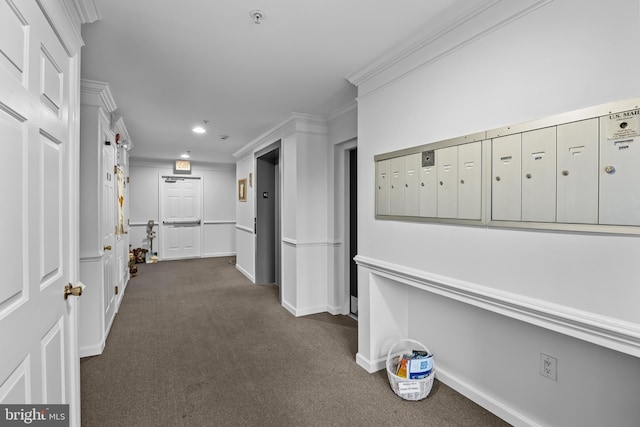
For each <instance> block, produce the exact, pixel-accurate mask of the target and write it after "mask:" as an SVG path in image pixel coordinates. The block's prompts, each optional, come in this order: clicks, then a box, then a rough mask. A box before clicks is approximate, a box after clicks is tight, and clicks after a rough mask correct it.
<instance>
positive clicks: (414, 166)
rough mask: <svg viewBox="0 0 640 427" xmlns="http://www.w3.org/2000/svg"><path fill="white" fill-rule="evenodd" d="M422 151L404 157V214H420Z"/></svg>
mask: <svg viewBox="0 0 640 427" xmlns="http://www.w3.org/2000/svg"><path fill="white" fill-rule="evenodd" d="M420 164H421V155H420V153H416V154H411V155H409V156H405V157H404V214H405V215H408V216H418V215H419V214H420Z"/></svg>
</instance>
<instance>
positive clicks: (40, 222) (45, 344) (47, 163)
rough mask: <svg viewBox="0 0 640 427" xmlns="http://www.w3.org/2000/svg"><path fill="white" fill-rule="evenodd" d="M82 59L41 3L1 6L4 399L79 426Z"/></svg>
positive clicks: (0, 361) (0, 341)
mask: <svg viewBox="0 0 640 427" xmlns="http://www.w3.org/2000/svg"><path fill="white" fill-rule="evenodd" d="M78 60H79V58H78V57H77V56H73V57H70V56H69V54H68V53H67V51H66V50H65V48H64V47H63V46H62V44H61V42H60V41H59V39H58V37H57V36H56V34H55V32H54V31H53V30H52V28H51V26H50V24H49V22H48V20H47V18H45V16H44V15H43V12H42V10H41V9H40V7H39V6H38V2H35V1H18V2H6V1H0V148H1V150H2V159H3V162H2V172H3V174H4V176H5V178H6V179H5V181H4V182H5V185H4V187H3V189H2V202H1V205H2V207H1V208H0V224H2V233H3V236H2V237H3V238H2V245H0V271H1V272H2V274H1V279H0V403H2V404H33V405H35V404H70V405H71V408H70V415H71V425H78V424H79V419H78V417H79V404H80V402H79V378H78V376H79V359H78V353H77V343H76V328H77V326H76V323H75V322H76V319H77V304H78V299H77V297H76V296H73V295H71V296H69V298H66V297H65V287H66V286H67V285H69V286H70V287H71V288H74V293H77V292H78V290H79V289H80V286H79V284H78V283H76V282H74V281H75V280H76V278H77V271H78V261H77V256H78V250H77V246H78V243H77V241H78V235H77V229H78V227H77V221H78V218H77V182H75V181H76V179H74V177H76V176H77V170H78V165H77V161H76V160H75V159H77V156H76V155H77V143H76V142H74V141H75V138H77V114H78V109H77V96H78V89H79V88H78V85H77V82H78V78H79V77H78V75H77V74H78V68H79V67H78V63H77V61H78ZM74 82H76V83H74ZM74 124H75V125H74ZM74 201H75V202H74Z"/></svg>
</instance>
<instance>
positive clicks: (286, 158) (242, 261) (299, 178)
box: [234, 113, 344, 316]
mask: <svg viewBox="0 0 640 427" xmlns="http://www.w3.org/2000/svg"><path fill="white" fill-rule="evenodd" d="M339 131H340V132H344V130H339ZM327 134H328V127H327V120H326V119H324V118H322V117H317V116H309V115H304V114H297V113H293V114H292V115H291V116H290V117H288V118H287V119H285V120H283V121H282V122H281V123H280V124H278V125H277V126H275V127H274V128H273V129H272V130H270V131H269V132H267V133H265V134H264V135H262V136H261V137H259V138H257V139H256V140H255V141H253V142H252V143H250V144H248V145H247V146H246V147H244V148H243V149H241V150H240V151H238V152H237V153H235V154H234V156H235V157H236V158H237V159H238V161H237V166H236V170H237V171H238V172H237V177H236V178H237V179H241V178H245V177H247V176H248V175H249V173H253V174H254V175H253V176H254V179H256V176H255V155H256V153H257V152H259V151H260V150H262V149H264V148H265V147H268V146H270V145H271V144H274V143H275V142H277V141H280V156H281V157H280V167H279V170H280V173H281V180H280V182H281V186H282V187H281V200H280V202H281V209H280V212H281V223H282V227H281V229H282V247H281V248H282V252H281V253H282V258H281V262H282V276H281V282H282V283H280V287H281V290H280V292H281V296H282V305H283V306H284V307H285V308H286V309H287V310H289V311H290V312H292V313H293V314H294V315H296V316H303V315H307V314H311V313H318V312H322V311H327V310H328V307H329V299H330V295H333V290H332V289H330V288H331V286H333V282H332V279H333V271H332V270H331V269H332V268H333V267H332V266H331V264H332V257H333V254H332V250H333V249H332V248H333V246H334V243H333V241H332V240H331V239H330V233H329V221H330V220H329V218H330V217H331V216H332V214H330V210H329V202H330V201H331V200H332V197H333V196H332V191H331V190H330V180H329V178H328V173H329V172H328V171H329V170H330V169H329V166H330V161H329V153H330V150H329V148H328V147H329V145H328V137H327ZM254 187H255V182H254ZM254 198H255V193H254V192H253V191H250V192H249V194H248V199H249V200H247V202H237V205H238V226H237V230H236V236H237V242H238V255H237V263H236V268H237V269H238V270H239V271H241V272H243V273H244V274H245V275H246V276H247V277H249V278H250V279H251V280H254V277H253V275H254V270H253V269H254V266H255V256H256V255H255V236H254V234H253V217H254V214H255V208H254V206H255V205H254V201H253V199H254Z"/></svg>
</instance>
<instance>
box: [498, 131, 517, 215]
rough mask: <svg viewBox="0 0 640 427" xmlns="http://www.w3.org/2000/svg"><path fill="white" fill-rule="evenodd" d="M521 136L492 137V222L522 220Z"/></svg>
mask: <svg viewBox="0 0 640 427" xmlns="http://www.w3.org/2000/svg"><path fill="white" fill-rule="evenodd" d="M521 139H522V136H521V134H515V135H508V136H503V137H499V138H494V139H493V141H492V142H491V168H492V180H491V219H493V220H496V221H520V219H521V218H522V189H521V180H520V176H521V161H520V159H521V151H522V146H521Z"/></svg>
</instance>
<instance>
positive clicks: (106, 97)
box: [80, 79, 118, 113]
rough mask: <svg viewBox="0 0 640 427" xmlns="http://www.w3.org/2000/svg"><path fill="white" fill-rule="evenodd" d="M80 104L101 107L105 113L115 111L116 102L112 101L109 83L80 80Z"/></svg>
mask: <svg viewBox="0 0 640 427" xmlns="http://www.w3.org/2000/svg"><path fill="white" fill-rule="evenodd" d="M80 104H82V105H90V106H93V107H101V108H102V109H104V110H105V111H106V112H107V113H111V112H113V111H116V110H117V109H118V107H117V106H116V101H115V100H114V99H113V95H112V94H111V89H110V88H109V83H105V82H99V81H96V80H87V79H82V80H80Z"/></svg>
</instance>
